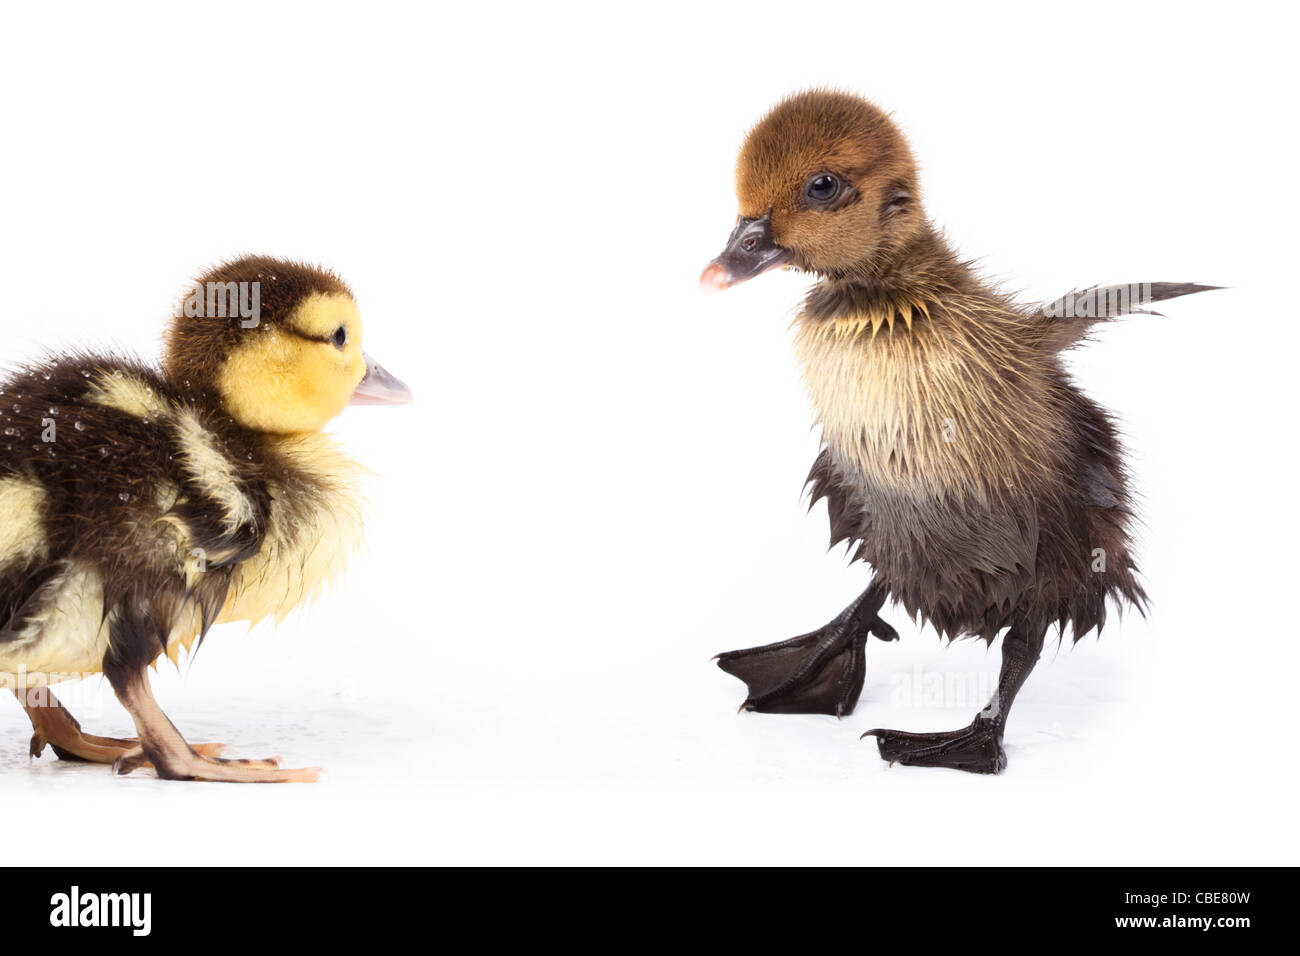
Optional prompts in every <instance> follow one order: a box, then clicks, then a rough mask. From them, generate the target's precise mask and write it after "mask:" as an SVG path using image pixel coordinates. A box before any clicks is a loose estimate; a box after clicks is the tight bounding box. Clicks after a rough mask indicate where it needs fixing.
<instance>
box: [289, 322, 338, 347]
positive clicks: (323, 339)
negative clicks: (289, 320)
mask: <svg viewBox="0 0 1300 956" xmlns="http://www.w3.org/2000/svg"><path fill="white" fill-rule="evenodd" d="M285 331H286V332H288V333H289V334H290V335H292V336H295V337H296V338H300V339H305V340H306V341H308V342H320V343H322V344H323V345H333V344H334V333H333V332H331V333H330V334H329V335H326V336H318V335H308V334H307V333H306V332H300V331H299V330H298V329H291V328H288V327H287V326H286V327H285Z"/></svg>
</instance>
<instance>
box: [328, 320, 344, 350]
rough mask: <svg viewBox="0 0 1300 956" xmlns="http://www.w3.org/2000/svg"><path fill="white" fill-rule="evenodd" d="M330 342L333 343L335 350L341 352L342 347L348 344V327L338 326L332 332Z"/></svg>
mask: <svg viewBox="0 0 1300 956" xmlns="http://www.w3.org/2000/svg"><path fill="white" fill-rule="evenodd" d="M330 341H332V342H333V343H334V347H335V348H336V349H338V350H339V351H342V350H343V346H345V345H347V344H348V327H347V326H346V325H340V326H339V327H338V328H337V329H335V330H334V335H333V337H332V338H331V339H330Z"/></svg>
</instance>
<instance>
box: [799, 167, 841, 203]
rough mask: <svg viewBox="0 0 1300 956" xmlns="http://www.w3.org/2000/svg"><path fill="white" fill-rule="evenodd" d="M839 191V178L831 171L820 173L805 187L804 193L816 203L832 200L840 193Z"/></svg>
mask: <svg viewBox="0 0 1300 956" xmlns="http://www.w3.org/2000/svg"><path fill="white" fill-rule="evenodd" d="M839 191H840V181H839V178H838V177H837V176H834V175H832V174H831V173H818V174H817V175H816V176H814V177H813V178H812V179H810V180H808V185H807V186H805V187H804V195H806V196H807V197H808V198H809V199H811V200H812V201H813V202H816V203H826V202H830V201H831V200H832V199H834V198H835V197H836V196H837V195H839Z"/></svg>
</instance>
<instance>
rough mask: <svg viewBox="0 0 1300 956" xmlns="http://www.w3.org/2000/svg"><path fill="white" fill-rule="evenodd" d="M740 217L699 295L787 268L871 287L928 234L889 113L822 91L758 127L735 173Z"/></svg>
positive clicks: (779, 109) (801, 97) (908, 156)
mask: <svg viewBox="0 0 1300 956" xmlns="http://www.w3.org/2000/svg"><path fill="white" fill-rule="evenodd" d="M736 193H737V195H738V197H739V199H740V218H739V220H738V221H737V223H736V228H735V230H734V231H733V232H732V234H731V238H730V239H729V240H728V242H727V247H726V249H724V250H723V252H722V254H721V255H720V256H718V257H717V258H716V259H714V260H713V261H712V262H711V263H709V265H708V266H707V267H706V268H705V270H704V273H703V274H702V275H701V276H700V287H701V288H702V289H703V290H704V291H706V292H712V291H716V290H719V289H725V288H727V287H729V286H733V285H735V284H736V283H738V282H744V281H745V280H746V279H752V278H753V277H754V276H756V275H759V274H761V273H763V272H767V271H768V270H770V269H775V268H777V267H779V266H785V265H791V266H797V267H799V268H802V269H806V270H809V271H812V272H816V273H819V274H821V275H824V276H829V277H831V278H835V279H855V278H860V279H866V278H868V277H870V276H872V275H874V274H876V273H878V272H879V270H880V269H881V267H882V266H883V265H884V264H885V263H887V262H888V260H889V258H890V257H891V255H892V254H893V253H894V252H896V251H897V250H899V249H900V248H902V247H904V246H905V245H907V243H908V242H909V240H911V239H913V238H915V237H916V236H917V235H919V234H920V233H921V232H922V231H923V229H924V225H925V219H924V216H923V214H922V212H921V204H920V199H919V194H918V190H917V177H916V165H915V163H914V162H913V160H912V153H911V150H909V149H908V146H907V141H906V140H905V139H904V138H903V135H902V134H901V133H900V132H899V131H898V129H897V127H895V126H894V124H893V123H892V122H891V121H890V119H889V117H888V116H886V115H885V113H884V112H882V111H881V110H879V109H877V108H876V107H875V106H872V105H871V104H870V103H868V102H867V101H866V100H864V99H861V98H859V97H856V96H852V95H850V94H847V93H835V92H829V91H824V90H814V91H810V92H807V93H798V94H796V95H794V96H791V97H790V98H789V99H787V100H785V101H784V102H782V103H780V104H778V105H777V106H776V107H775V108H774V109H773V110H772V111H771V112H770V113H768V114H767V116H766V117H764V118H763V120H762V121H761V122H760V123H759V124H758V125H757V126H755V127H754V129H753V130H752V131H751V132H750V134H749V136H748V137H747V138H746V140H745V145H744V146H743V147H742V148H741V151H740V160H739V162H738V164H737V168H736Z"/></svg>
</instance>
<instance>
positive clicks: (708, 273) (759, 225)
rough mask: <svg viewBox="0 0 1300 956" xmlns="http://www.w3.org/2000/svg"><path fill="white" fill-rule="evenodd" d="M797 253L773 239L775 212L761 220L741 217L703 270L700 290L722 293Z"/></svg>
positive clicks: (777, 265) (785, 263)
mask: <svg viewBox="0 0 1300 956" xmlns="http://www.w3.org/2000/svg"><path fill="white" fill-rule="evenodd" d="M793 259H794V253H792V252H791V251H790V250H789V249H786V248H784V247H783V246H778V245H777V244H776V243H775V242H773V241H772V213H771V212H770V211H769V212H767V213H765V214H764V215H763V216H761V217H759V218H758V219H746V218H745V217H744V216H741V217H740V221H739V222H737V223H736V228H735V229H733V230H732V232H731V238H730V239H728V240H727V247H726V248H725V249H723V250H722V255H720V256H718V257H717V258H716V259H714V260H713V261H712V262H710V263H709V264H708V265H707V266H705V267H704V271H703V272H702V273H700V291H701V292H704V293H710V292H721V291H722V290H723V289H729V288H731V287H732V286H733V285H736V284H737V283H740V282H744V281H745V280H746V279H752V278H754V276H756V275H762V274H763V273H764V272H769V271H771V270H772V269H778V268H780V267H781V266H783V265H787V264H789V263H790V262H791V261H792V260H793Z"/></svg>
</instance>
